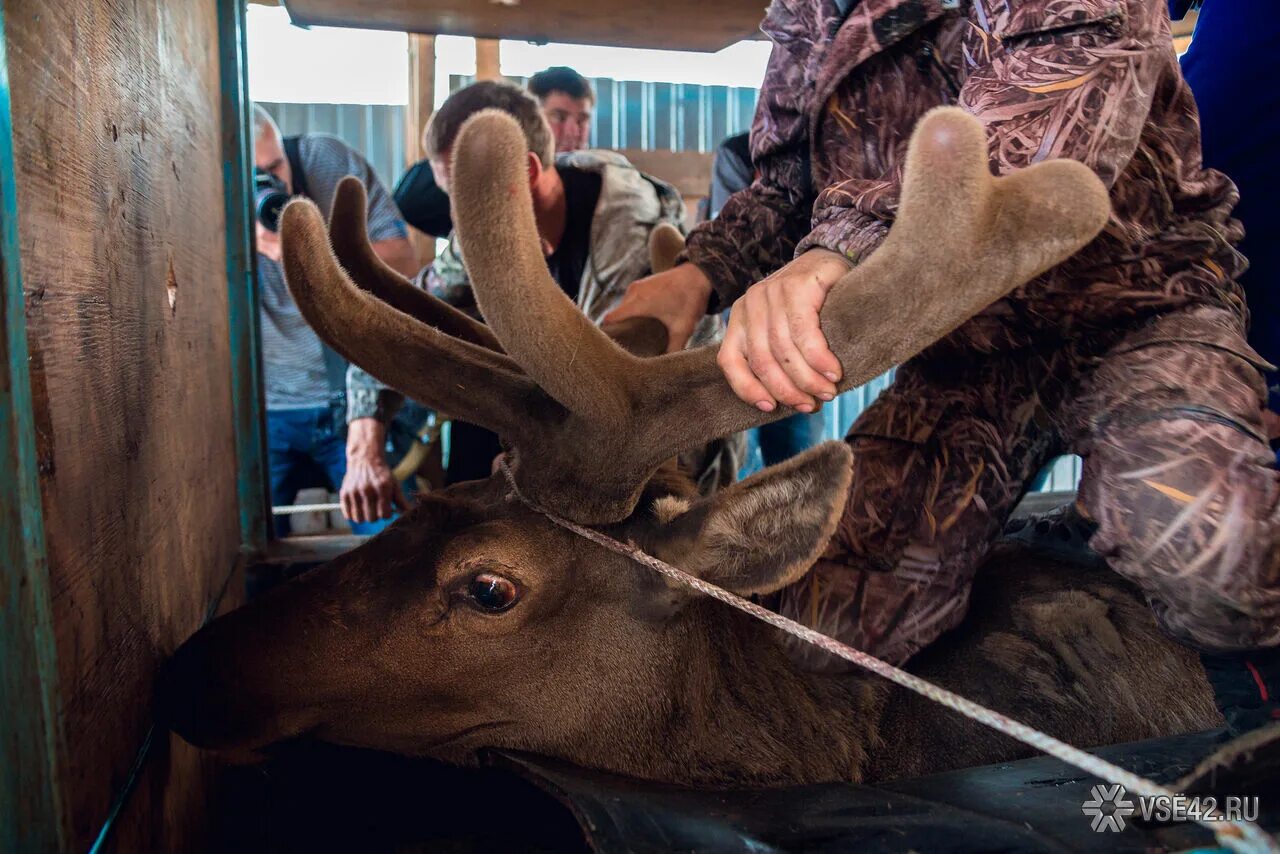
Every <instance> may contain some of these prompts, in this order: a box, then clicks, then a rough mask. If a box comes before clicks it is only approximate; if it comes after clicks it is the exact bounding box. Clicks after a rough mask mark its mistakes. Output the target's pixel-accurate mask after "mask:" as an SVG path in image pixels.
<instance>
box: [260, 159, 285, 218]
mask: <svg viewBox="0 0 1280 854" xmlns="http://www.w3.org/2000/svg"><path fill="white" fill-rule="evenodd" d="M288 202H289V188H288V187H286V186H285V185H284V181H281V180H280V179H279V178H277V177H276V176H275V175H272V174H271V173H270V172H268V171H267V170H266V169H263V168H262V167H261V166H259V167H257V168H255V169H254V170H253V213H254V216H255V217H257V219H258V222H260V223H262V227H263V228H265V229H266V230H267V231H277V230H279V228H280V212H281V211H282V210H284V206H285V205H286V204H288Z"/></svg>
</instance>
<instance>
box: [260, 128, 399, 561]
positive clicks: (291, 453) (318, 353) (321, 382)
mask: <svg viewBox="0 0 1280 854" xmlns="http://www.w3.org/2000/svg"><path fill="white" fill-rule="evenodd" d="M253 126H254V162H255V165H256V167H257V168H256V169H255V175H254V185H255V197H256V199H257V210H256V214H257V246H258V290H259V295H260V300H261V302H260V310H261V320H262V361H263V376H264V381H265V386H266V404H267V454H268V458H269V460H270V466H271V503H272V504H273V505H281V504H289V503H291V502H292V501H293V500H294V496H295V495H296V494H297V492H298V490H299V489H300V488H302V487H304V486H308V485H312V484H316V483H324V482H326V481H327V482H328V483H329V484H330V485H331V486H332V487H333V488H334V489H337V488H338V486H339V485H340V484H341V483H342V479H343V477H344V475H345V474H346V469H347V459H346V438H345V436H344V433H345V421H346V416H345V404H346V368H347V366H346V363H345V362H344V361H343V360H342V358H341V357H340V356H339V355H338V354H337V353H335V352H333V351H332V350H330V349H329V348H327V347H325V346H324V345H323V344H322V343H321V341H320V339H319V337H317V336H316V334H315V332H313V331H312V330H311V328H310V327H309V326H308V325H307V322H306V320H304V319H303V317H302V314H301V312H299V311H298V307H297V305H295V304H294V302H293V297H292V296H290V294H289V289H288V287H287V286H286V285H285V278H284V268H283V267H282V266H281V263H280V235H279V233H278V232H277V230H276V229H277V227H278V225H279V214H280V208H281V207H282V206H283V201H285V200H287V199H288V197H289V196H293V195H301V196H307V197H308V198H310V199H311V200H312V201H314V202H315V203H316V204H317V205H318V206H319V207H320V209H321V210H322V211H323V212H324V213H325V215H326V216H327V215H328V213H329V210H330V208H331V207H332V205H333V196H334V193H335V191H336V189H337V186H338V182H339V181H340V180H342V178H344V177H346V176H347V175H355V176H356V177H358V178H360V180H361V181H362V182H363V183H364V185H365V189H366V190H367V192H368V196H369V214H368V216H369V238H370V240H371V241H372V243H373V251H374V252H376V253H377V254H378V256H379V257H380V258H382V260H383V261H386V262H387V263H388V264H389V265H391V266H392V267H394V268H395V269H397V270H399V271H400V272H402V273H404V274H405V275H413V274H414V273H416V272H417V268H418V264H417V258H416V255H415V253H414V250H413V247H412V245H411V244H410V243H409V239H408V229H407V228H406V226H405V224H404V221H403V220H402V219H401V218H400V213H399V211H398V210H396V206H395V204H394V203H393V202H392V200H391V196H390V194H389V193H388V192H387V190H386V187H384V186H383V184H382V182H381V181H380V180H379V179H378V176H377V175H376V174H374V171H373V169H372V168H371V167H370V166H369V164H368V162H367V161H365V159H364V158H363V157H361V156H360V154H358V153H357V152H356V151H353V150H352V149H351V148H350V147H348V146H347V145H346V144H345V143H344V142H342V141H341V140H339V139H337V138H335V137H331V136H322V135H318V134H309V135H304V136H297V137H288V138H284V137H282V136H281V135H280V129H279V128H278V127H276V124H275V122H274V121H273V120H272V118H271V116H270V114H268V113H267V111H266V110H264V109H262V107H258V106H255V107H254V117H253ZM368 460H369V462H368V463H367V464H368V465H375V466H376V465H381V466H384V467H385V466H386V461H385V456H384V455H383V456H376V457H375V456H374V455H370V456H369V457H368ZM378 474H382V473H378ZM400 500H401V501H402V500H403V498H402V497H400ZM379 527H381V526H379V525H367V524H365V525H362V524H355V525H353V526H352V528H353V530H354V531H355V532H356V533H358V534H363V533H373V532H374V531H375V530H376V529H377V528H379ZM276 533H277V534H278V535H281V536H283V535H284V534H286V533H288V522H287V520H286V519H283V518H280V519H277V520H276Z"/></svg>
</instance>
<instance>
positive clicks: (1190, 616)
mask: <svg viewBox="0 0 1280 854" xmlns="http://www.w3.org/2000/svg"><path fill="white" fill-rule="evenodd" d="M1244 569H1245V570H1246V571H1245V572H1243V573H1242V574H1241V577H1239V578H1233V579H1213V578H1183V579H1177V580H1176V581H1175V582H1173V583H1166V584H1162V585H1160V587H1159V590H1158V591H1156V592H1155V594H1154V595H1152V597H1151V598H1152V607H1153V609H1154V611H1155V615H1156V619H1157V621H1158V622H1159V623H1160V625H1161V627H1162V628H1163V629H1164V630H1165V631H1166V632H1167V633H1168V634H1169V635H1171V636H1172V637H1174V638H1176V639H1177V640H1180V641H1182V642H1183V643H1185V644H1187V645H1188V646H1191V647H1194V648H1195V649H1197V650H1199V651H1201V652H1205V653H1212V654H1228V653H1237V652H1246V651H1250V650H1256V649H1268V648H1271V647H1275V646H1277V645H1280V584H1277V583H1276V582H1275V580H1274V578H1272V579H1271V580H1270V581H1269V582H1264V583H1258V582H1257V581H1254V580H1252V579H1257V578H1258V577H1259V575H1260V574H1259V573H1255V572H1251V571H1249V568H1248V567H1246V568H1244Z"/></svg>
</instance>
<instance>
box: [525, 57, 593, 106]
mask: <svg viewBox="0 0 1280 854" xmlns="http://www.w3.org/2000/svg"><path fill="white" fill-rule="evenodd" d="M529 91H530V92H532V93H533V94H534V97H536V98H537V99H538V100H539V101H544V100H546V98H547V96H548V95H550V94H551V93H552V92H563V93H565V94H566V95H568V96H569V97H570V98H585V99H586V100H588V101H590V102H591V103H593V104H594V103H595V102H596V93H595V90H594V89H592V88H591V81H590V80H588V79H587V78H585V77H583V76H582V75H581V74H579V73H578V72H576V71H574V70H573V69H572V68H570V67H568V66H567V65H553V66H552V67H551V68H548V69H546V70H545V71H539V72H538V73H537V74H535V75H533V76H532V77H530V78H529Z"/></svg>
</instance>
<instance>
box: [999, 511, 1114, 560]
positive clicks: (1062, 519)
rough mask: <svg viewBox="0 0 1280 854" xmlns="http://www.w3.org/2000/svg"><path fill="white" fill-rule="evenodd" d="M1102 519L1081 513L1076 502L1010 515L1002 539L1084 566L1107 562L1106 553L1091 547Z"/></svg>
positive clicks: (1002, 540)
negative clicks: (1091, 517)
mask: <svg viewBox="0 0 1280 854" xmlns="http://www.w3.org/2000/svg"><path fill="white" fill-rule="evenodd" d="M1097 530H1098V523H1097V522H1094V521H1093V520H1092V519H1087V518H1085V517H1084V515H1083V514H1081V512H1080V509H1079V508H1078V507H1077V506H1076V504H1075V502H1071V503H1070V504H1064V505H1062V506H1061V507H1059V508H1057V509H1056V510H1050V511H1049V512H1048V513H1034V514H1032V515H1029V516H1019V517H1016V518H1013V519H1010V520H1009V521H1008V522H1007V523H1005V526H1004V532H1003V533H1002V534H1001V536H1000V541H1001V542H1006V543H1014V544H1016V545H1019V546H1022V547H1024V548H1026V549H1028V550H1030V551H1031V552H1032V553H1034V554H1039V555H1044V556H1046V557H1051V558H1053V559H1054V560H1060V561H1063V562H1065V563H1074V564H1080V565H1083V566H1093V567H1101V566H1106V561H1105V560H1104V559H1103V557H1102V556H1101V555H1100V554H1098V553H1097V552H1095V551H1094V550H1093V549H1091V548H1089V538H1090V537H1092V536H1093V534H1094V532H1095V531H1097Z"/></svg>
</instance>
